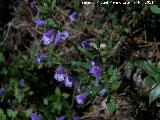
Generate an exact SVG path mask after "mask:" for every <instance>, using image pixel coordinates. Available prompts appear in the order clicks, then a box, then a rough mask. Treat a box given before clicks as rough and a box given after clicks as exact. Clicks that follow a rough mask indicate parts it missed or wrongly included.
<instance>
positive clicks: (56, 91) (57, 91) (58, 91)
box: [55, 87, 61, 97]
mask: <svg viewBox="0 0 160 120" xmlns="http://www.w3.org/2000/svg"><path fill="white" fill-rule="evenodd" d="M55 95H56V96H58V97H60V96H61V91H60V89H59V88H58V87H56V90H55Z"/></svg>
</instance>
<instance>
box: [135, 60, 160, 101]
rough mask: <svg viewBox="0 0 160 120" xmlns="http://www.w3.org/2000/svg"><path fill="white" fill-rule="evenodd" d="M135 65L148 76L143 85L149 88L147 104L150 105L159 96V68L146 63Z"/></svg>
mask: <svg viewBox="0 0 160 120" xmlns="http://www.w3.org/2000/svg"><path fill="white" fill-rule="evenodd" d="M137 63H138V64H137ZM137 63H136V65H138V66H140V67H141V68H142V69H143V70H144V71H145V72H146V73H147V75H148V76H146V77H145V78H144V80H143V84H145V85H147V86H148V87H149V88H150V93H149V103H150V104H151V103H152V102H154V101H155V100H156V99H157V98H159V96H160V89H159V88H160V68H158V67H156V66H155V65H153V64H152V63H149V62H147V61H139V62H137Z"/></svg>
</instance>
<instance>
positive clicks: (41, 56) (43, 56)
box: [35, 53, 47, 64]
mask: <svg viewBox="0 0 160 120" xmlns="http://www.w3.org/2000/svg"><path fill="white" fill-rule="evenodd" d="M42 60H47V56H46V55H45V54H42V53H38V54H37V56H36V58H35V61H36V63H38V64H39V63H41V61H42Z"/></svg>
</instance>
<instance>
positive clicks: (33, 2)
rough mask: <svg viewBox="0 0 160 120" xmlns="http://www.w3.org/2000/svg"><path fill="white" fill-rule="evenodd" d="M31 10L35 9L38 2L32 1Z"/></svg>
mask: <svg viewBox="0 0 160 120" xmlns="http://www.w3.org/2000/svg"><path fill="white" fill-rule="evenodd" d="M30 4H31V8H34V7H35V5H36V1H35V0H31V3H30Z"/></svg>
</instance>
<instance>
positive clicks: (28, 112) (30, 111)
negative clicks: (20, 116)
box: [25, 108, 32, 118]
mask: <svg viewBox="0 0 160 120" xmlns="http://www.w3.org/2000/svg"><path fill="white" fill-rule="evenodd" d="M31 113H32V108H29V109H27V110H26V111H25V116H26V117H27V118H29V116H30V115H31Z"/></svg>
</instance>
